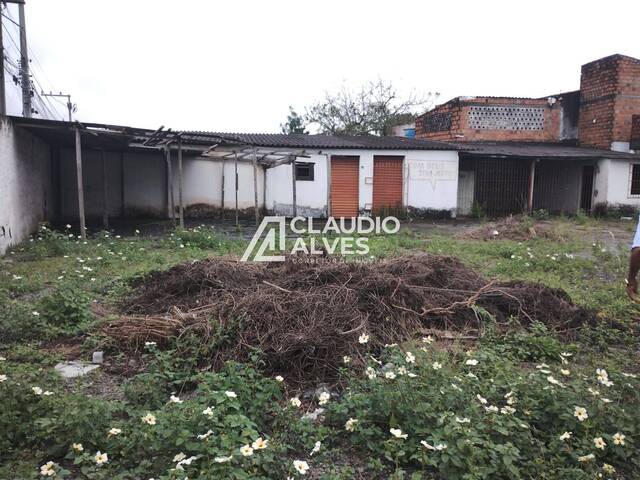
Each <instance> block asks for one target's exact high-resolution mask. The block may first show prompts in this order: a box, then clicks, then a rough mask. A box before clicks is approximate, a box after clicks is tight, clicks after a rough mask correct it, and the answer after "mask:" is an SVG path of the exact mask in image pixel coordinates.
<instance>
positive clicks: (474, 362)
mask: <svg viewBox="0 0 640 480" xmlns="http://www.w3.org/2000/svg"><path fill="white" fill-rule="evenodd" d="M464 363H465V365H471V366H476V365H478V360H476V359H475V358H470V359H469V360H467V361H466V362H464Z"/></svg>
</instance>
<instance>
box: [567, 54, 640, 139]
mask: <svg viewBox="0 0 640 480" xmlns="http://www.w3.org/2000/svg"><path fill="white" fill-rule="evenodd" d="M634 114H640V60H638V59H635V58H631V57H626V56H624V55H611V56H609V57H605V58H601V59H599V60H595V61H593V62H590V63H587V64H585V65H583V66H582V72H581V77H580V119H579V126H578V128H579V130H578V139H579V142H580V144H581V145H585V146H594V147H599V148H606V149H609V148H611V146H612V143H614V142H623V143H627V142H629V141H630V139H631V121H632V117H633V115H634Z"/></svg>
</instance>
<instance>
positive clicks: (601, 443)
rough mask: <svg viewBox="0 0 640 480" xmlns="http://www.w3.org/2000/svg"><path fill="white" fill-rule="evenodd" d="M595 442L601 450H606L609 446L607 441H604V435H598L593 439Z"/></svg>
mask: <svg viewBox="0 0 640 480" xmlns="http://www.w3.org/2000/svg"><path fill="white" fill-rule="evenodd" d="M593 444H594V445H595V446H596V448H599V449H600V450H604V447H606V446H607V444H606V442H605V441H604V439H603V438H602V437H596V438H594V439H593Z"/></svg>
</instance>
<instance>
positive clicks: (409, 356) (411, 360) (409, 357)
mask: <svg viewBox="0 0 640 480" xmlns="http://www.w3.org/2000/svg"><path fill="white" fill-rule="evenodd" d="M404 361H405V362H407V363H416V357H415V355H414V354H413V353H411V352H407V354H406V355H405V357H404Z"/></svg>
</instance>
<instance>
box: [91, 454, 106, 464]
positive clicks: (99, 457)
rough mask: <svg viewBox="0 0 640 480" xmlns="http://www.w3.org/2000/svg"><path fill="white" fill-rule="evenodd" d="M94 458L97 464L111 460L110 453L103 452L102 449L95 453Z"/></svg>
mask: <svg viewBox="0 0 640 480" xmlns="http://www.w3.org/2000/svg"><path fill="white" fill-rule="evenodd" d="M93 459H94V460H95V462H96V465H103V464H105V463H107V462H108V461H109V457H108V455H107V454H106V453H101V452H100V451H98V452H97V453H96V454H95V456H94V457H93Z"/></svg>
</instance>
